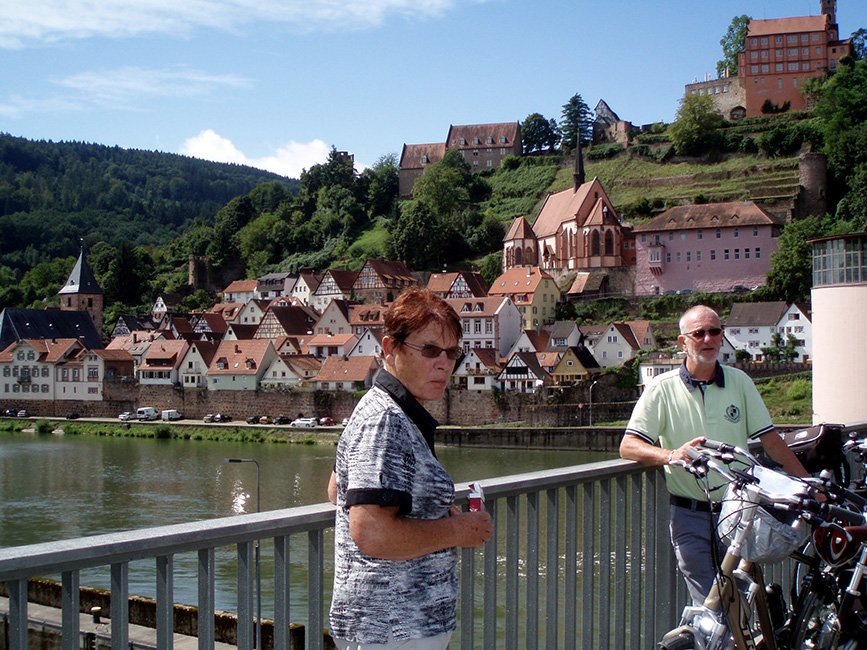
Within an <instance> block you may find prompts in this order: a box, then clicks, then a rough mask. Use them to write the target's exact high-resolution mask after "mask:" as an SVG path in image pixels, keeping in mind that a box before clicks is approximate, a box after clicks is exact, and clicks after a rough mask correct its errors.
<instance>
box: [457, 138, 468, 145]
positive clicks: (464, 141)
mask: <svg viewBox="0 0 867 650" xmlns="http://www.w3.org/2000/svg"><path fill="white" fill-rule="evenodd" d="M458 142H459V143H460V144H466V143H467V139H466V138H459V139H458Z"/></svg>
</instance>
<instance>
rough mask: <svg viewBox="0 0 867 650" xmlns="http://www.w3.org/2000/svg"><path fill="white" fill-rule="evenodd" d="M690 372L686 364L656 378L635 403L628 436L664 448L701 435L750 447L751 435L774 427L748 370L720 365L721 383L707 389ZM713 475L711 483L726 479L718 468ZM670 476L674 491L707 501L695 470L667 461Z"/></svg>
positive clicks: (668, 481)
mask: <svg viewBox="0 0 867 650" xmlns="http://www.w3.org/2000/svg"><path fill="white" fill-rule="evenodd" d="M720 371H721V372H720ZM688 376H689V375H688V373H686V368H685V367H684V366H681V368H679V369H676V370H670V371H669V372H666V373H663V374H661V375H659V376H658V377H656V379H655V380H654V381H653V382H652V383H651V384H650V385H649V386H648V387H647V388H645V390H644V393H642V395H641V397H640V398H639V400H638V403H637V404H636V405H635V409H634V410H633V411H632V417H630V419H629V424H627V425H626V435H633V436H638V437H639V438H641V439H642V440H644V441H646V442H649V443H650V444H658V445H659V446H661V447H662V448H664V449H676V448H677V447H680V446H681V445H682V444H684V443H685V442H688V441H689V440H692V439H693V438H695V437H696V436H705V437H706V438H708V439H710V440H719V441H721V442H727V443H730V444H733V445H738V446H739V447H743V448H746V446H747V444H748V442H749V440H755V439H758V438H759V437H760V436H762V435H764V434H766V433H768V432H770V431H772V430H773V428H774V425H773V422H771V416H770V415H769V414H768V409H767V408H766V407H765V404H764V402H763V401H762V398H761V396H760V395H759V392H758V391H757V390H756V386H755V384H753V381H752V379H750V378H749V377H748V376H747V375H746V373H744V372H742V371H740V370H738V369H736V368H730V367H728V366H718V371H717V380H716V383H711V384H708V385H706V386H703V387H702V388H700V387H697V386H696V387H691V383H690V382H689V381H688V380H687V379H688ZM719 382H722V385H720V384H719ZM708 476H709V477H710V479H711V481H710V482H711V485H712V486H714V485H722V484H723V483H724V481H723V480H722V479H721V478H720V477H719V476H718V475H717V474H715V473H714V472H710V473H709V474H708ZM665 480H666V485H667V487H668V491H669V492H670V493H671V494H675V495H678V496H682V497H688V498H690V499H698V500H700V501H705V500H707V497H706V496H705V494H704V491H703V490H702V488H701V487H700V486H699V485H698V483H697V482H696V480H695V478H694V477H693V475H692V474H690V473H689V472H687V471H686V470H684V469H683V468H682V467H676V466H675V467H672V466H666V467H665ZM722 497H723V491H722V490H717V491H715V492H711V499H712V500H713V501H719V500H721V499H722Z"/></svg>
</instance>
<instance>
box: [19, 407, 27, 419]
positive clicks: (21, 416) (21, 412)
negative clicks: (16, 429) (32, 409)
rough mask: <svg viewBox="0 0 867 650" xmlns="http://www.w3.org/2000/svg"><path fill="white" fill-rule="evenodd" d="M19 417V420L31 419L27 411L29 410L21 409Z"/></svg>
mask: <svg viewBox="0 0 867 650" xmlns="http://www.w3.org/2000/svg"><path fill="white" fill-rule="evenodd" d="M18 417H19V418H29V417H30V413H29V412H28V411H27V409H21V410H20V411H18Z"/></svg>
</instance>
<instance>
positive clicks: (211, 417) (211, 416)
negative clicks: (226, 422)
mask: <svg viewBox="0 0 867 650" xmlns="http://www.w3.org/2000/svg"><path fill="white" fill-rule="evenodd" d="M214 417H216V416H215V415H214V414H213V413H208V414H207V415H206V416H205V417H203V418H202V422H219V420H214Z"/></svg>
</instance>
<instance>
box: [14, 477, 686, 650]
mask: <svg viewBox="0 0 867 650" xmlns="http://www.w3.org/2000/svg"><path fill="white" fill-rule="evenodd" d="M481 483H482V485H483V487H484V491H485V497H486V502H487V504H486V505H487V508H488V510H489V511H490V512H491V514H492V516H493V518H494V524H495V532H494V536H493V537H492V539H491V540H490V541H489V542H487V543H486V544H485V545H484V546H483V547H482V548H481V549H476V550H473V549H463V550H462V551H461V552H460V554H459V556H460V577H459V585H460V586H459V590H460V597H459V616H458V618H459V622H458V630H457V631H456V634H455V636H454V637H453V641H452V647H459V648H466V649H470V648H477V647H483V648H507V649H509V648H529V649H532V648H652V647H653V646H654V643H655V641H656V640H658V639H659V638H660V637H661V636H662V634H663V633H664V631H665V630H667V629H670V628H671V627H673V626H674V625H675V624H676V622H677V619H678V617H679V614H680V610H681V608H682V606H683V604H684V602H685V598H686V594H685V589H684V587H683V584H682V580H680V578H679V577H678V576H677V575H676V572H675V567H674V556H673V553H672V551H671V544H670V542H669V538H668V515H667V508H668V505H667V493H666V490H665V484H664V479H663V477H662V474H661V473H660V472H658V471H655V470H647V468H645V467H643V466H641V465H638V464H636V463H632V462H627V461H619V460H618V461H608V462H601V463H592V464H587V465H579V466H574V467H566V468H562V469H553V470H546V471H540V472H533V473H528V474H519V475H513V476H505V477H499V478H492V479H488V480H483V481H481ZM457 489H458V499H459V503H464V502H465V501H466V495H467V492H468V490H467V485H466V484H460V485H458V486H457ZM333 525H334V513H333V507H332V506H330V505H329V504H318V505H311V506H303V507H297V508H290V509H285V510H274V511H269V512H262V513H257V514H246V515H239V516H233V517H225V518H221V519H210V520H205V521H194V522H189V523H186V524H179V525H171V526H163V527H156V528H147V529H141V530H132V531H127V532H120V533H112V534H106V535H97V536H92V537H85V538H79V539H70V540H63V541H58V542H48V543H43V544H33V545H29V546H19V547H13V548H6V549H0V581H2V582H5V583H6V587H7V591H8V594H9V611H8V621H9V633H8V639H9V647H10V648H11V649H12V650H26V648H27V635H28V601H27V579H28V578H33V577H37V576H48V575H55V576H58V575H59V576H60V578H61V585H62V611H61V619H62V623H61V627H62V645H63V648H64V650H73V649H76V650H77V649H78V648H79V647H81V646H80V639H79V637H80V636H81V630H80V620H79V610H80V599H79V584H80V573H81V572H82V571H83V570H86V569H90V568H93V567H102V568H103V569H104V568H106V567H108V568H110V576H111V584H110V592H111V605H110V612H109V613H108V614H109V617H110V637H111V647H112V648H113V649H116V650H128V648H130V639H129V626H130V621H129V608H128V605H127V603H128V598H129V596H130V593H129V565H130V562H134V561H139V560H149V561H153V562H154V563H155V576H156V577H155V583H156V584H155V596H156V637H155V639H156V640H155V645H156V647H158V648H160V649H171V648H172V645H173V630H174V621H173V612H174V607H173V603H174V602H175V601H174V571H173V568H174V557H175V556H176V555H178V554H181V553H190V552H194V553H196V554H197V558H198V562H197V566H196V571H197V582H198V585H197V595H198V602H197V606H198V617H197V621H198V623H197V625H198V629H197V634H198V647H199V648H202V649H206V648H208V649H209V648H213V647H214V643H215V629H214V628H215V626H214V613H215V577H216V575H217V573H218V570H217V569H218V567H217V566H216V563H215V553H216V552H218V551H219V552H220V553H221V554H223V553H225V550H226V548H228V549H231V550H233V551H234V554H235V556H236V558H237V621H238V623H237V645H238V647H240V648H245V649H246V648H253V647H254V635H255V632H256V629H255V627H254V620H255V618H256V616H255V612H254V575H255V566H254V565H255V562H254V548H255V546H256V544H257V543H259V542H260V541H262V540H264V541H265V542H268V543H271V542H273V554H272V557H269V559H268V561H269V562H271V561H272V560H273V566H269V567H268V571H267V572H265V573H266V574H267V579H268V580H270V581H272V583H273V584H271V585H269V589H268V592H269V593H273V594H274V598H273V603H270V602H269V603H268V605H269V609H271V611H272V612H273V622H274V625H273V643H274V647H275V648H278V649H280V650H283V649H285V648H290V647H292V646H291V645H290V636H289V624H290V621H291V622H292V623H293V624H294V623H302V624H303V625H304V626H305V628H306V631H307V633H306V634H305V644H306V647H307V648H310V649H319V648H322V647H323V646H324V643H325V641H324V638H323V634H321V633H319V631H320V630H323V629H324V628H326V621H327V617H326V613H327V606H328V604H329V600H330V593H331V583H330V580H326V575H327V573H326V564H328V565H329V566H330V564H331V557H332V553H333V548H332V542H331V541H330V540H331V538H332V536H331V535H330V534H328V533H330V529H332V528H333ZM298 536H301V537H302V538H304V537H306V541H305V542H304V543H303V545H302V547H303V548H305V549H306V558H305V562H304V565H305V567H306V568H305V570H304V571H305V573H306V575H304V576H302V577H301V578H298V576H297V571H295V569H294V565H293V571H291V572H290V562H289V540H290V538H292V539H295V540H297V539H298ZM294 548H295V549H296V551H295V554H297V548H298V547H297V542H296V546H295V547H294ZM293 558H294V555H293ZM294 559H295V560H296V562H297V558H294ZM223 573H225V572H223ZM221 577H223V578H224V577H225V576H224V575H222V576H221ZM299 579H300V580H301V582H302V584H300V585H299V584H297V581H298V580H299ZM299 590H300V591H301V592H302V593H306V603H304V605H303V607H301V608H298V603H295V604H294V605H293V607H294V608H293V610H292V612H291V615H292V616H291V617H290V607H289V600H290V599H289V593H290V591H292V593H297V592H298V591H299ZM260 597H261V596H260ZM301 600H305V599H301ZM296 608H298V611H296ZM301 610H306V611H301ZM260 630H261V628H260Z"/></svg>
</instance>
